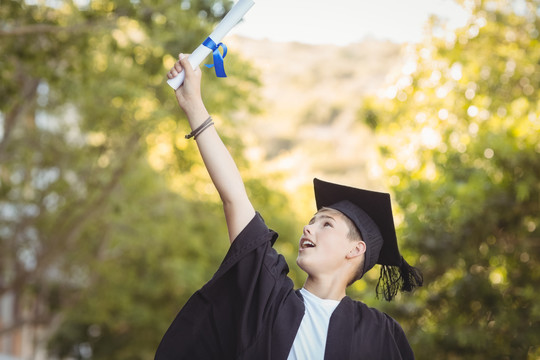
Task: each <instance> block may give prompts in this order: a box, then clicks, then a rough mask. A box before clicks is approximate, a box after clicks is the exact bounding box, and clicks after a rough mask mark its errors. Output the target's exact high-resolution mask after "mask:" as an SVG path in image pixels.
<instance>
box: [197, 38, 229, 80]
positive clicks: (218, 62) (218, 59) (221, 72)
mask: <svg viewBox="0 0 540 360" xmlns="http://www.w3.org/2000/svg"><path fill="white" fill-rule="evenodd" d="M203 45H204V46H206V47H207V48H209V49H211V50H212V54H213V57H214V63H213V64H206V67H208V68H212V67H215V70H216V76H217V77H227V75H226V74H225V67H224V66H223V58H224V57H225V56H226V55H227V46H225V44H223V43H221V42H220V43H219V44H216V43H215V42H214V40H212V39H211V38H210V37H207V38H206V40H204V42H203ZM220 46H221V47H223V56H222V55H221V53H220V52H219V47H220Z"/></svg>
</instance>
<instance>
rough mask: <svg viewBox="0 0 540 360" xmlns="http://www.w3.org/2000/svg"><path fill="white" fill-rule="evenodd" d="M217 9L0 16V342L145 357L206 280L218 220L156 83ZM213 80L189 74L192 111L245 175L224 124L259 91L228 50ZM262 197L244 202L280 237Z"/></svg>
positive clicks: (154, 2)
mask: <svg viewBox="0 0 540 360" xmlns="http://www.w3.org/2000/svg"><path fill="white" fill-rule="evenodd" d="M231 5H232V2H231V1H214V0H210V1H208V0H204V1H167V0H148V1H127V0H126V1H108V0H89V1H26V2H24V1H11V0H6V1H2V2H1V3H0V19H2V20H0V54H1V55H0V297H1V296H4V295H10V296H13V298H14V304H13V316H14V318H13V321H11V322H9V324H7V323H3V324H2V326H3V327H2V328H0V337H4V336H7V337H9V336H10V335H12V334H16V333H17V331H18V330H20V329H21V328H22V327H25V326H26V327H27V328H28V327H30V328H37V327H39V328H43V329H47V331H45V332H44V333H38V334H37V337H36V338H35V339H34V340H35V343H34V345H36V346H37V347H36V348H35V349H34V351H38V350H39V348H41V345H42V344H43V343H44V342H47V341H49V340H51V341H50V343H49V346H48V348H49V356H50V357H59V358H64V357H70V358H88V357H92V358H93V359H111V358H114V359H146V358H150V357H152V354H153V352H154V351H155V349H156V347H157V344H158V342H159V340H160V338H161V336H162V335H163V334H164V332H165V330H166V329H167V327H168V325H169V324H170V322H171V321H172V319H173V318H174V316H175V314H176V312H177V311H178V310H179V309H180V308H181V306H182V305H183V303H184V302H185V301H186V300H187V299H188V297H189V296H190V295H191V294H192V293H193V292H194V291H195V290H196V289H198V288H199V287H200V286H201V284H203V283H204V282H205V281H207V280H208V279H210V277H211V276H212V274H213V272H214V271H215V270H216V269H217V266H218V264H219V263H220V262H221V260H222V258H223V256H224V254H225V252H226V251H227V248H228V241H227V231H226V229H225V223H224V220H223V214H222V209H221V205H220V202H219V198H218V196H217V194H216V193H215V190H213V187H212V185H211V182H210V180H209V179H208V176H207V174H206V172H205V170H204V166H203V164H202V161H201V160H200V157H199V156H198V152H197V151H196V147H195V145H194V144H193V142H188V141H186V140H185V139H184V138H183V135H184V134H185V133H186V132H189V130H188V127H189V125H188V124H187V122H186V121H185V119H184V118H183V117H182V115H181V111H180V110H179V108H178V105H177V104H176V100H175V99H174V96H173V93H172V91H171V89H170V87H169V86H168V85H167V84H166V83H165V74H166V71H167V70H168V68H170V66H172V64H173V63H174V61H175V55H174V54H177V53H178V52H179V51H180V50H182V51H186V52H189V51H191V50H192V49H194V48H195V47H196V46H198V45H199V43H200V42H201V41H202V40H203V39H204V38H205V37H206V36H207V35H208V33H209V31H210V30H211V28H212V26H213V25H214V24H215V23H216V22H217V21H218V20H219V19H220V18H221V17H222V16H223V15H224V14H225V13H226V11H227V10H228V9H229V8H230V6H231ZM171 54H173V55H172V56H171ZM226 67H227V73H228V75H229V77H228V78H227V79H226V80H221V79H216V78H215V76H214V75H213V74H212V71H211V70H204V71H203V77H204V78H205V79H204V93H205V102H206V105H207V107H208V109H209V110H210V111H211V112H217V113H219V116H217V120H216V121H217V124H218V126H220V130H221V131H222V132H223V134H224V138H225V141H226V143H227V144H228V145H230V146H231V151H232V152H233V153H234V155H235V157H236V159H238V162H239V165H240V167H241V168H242V170H243V171H246V172H247V170H248V169H250V168H251V165H250V164H249V162H248V161H247V160H245V159H244V158H243V156H242V152H243V146H242V141H241V140H240V138H239V136H238V133H239V132H240V131H241V126H240V125H241V123H238V121H236V120H231V119H235V116H234V115H235V114H236V113H237V112H239V111H243V112H246V111H248V112H254V111H257V107H256V105H255V104H256V102H255V100H256V96H257V95H256V93H257V87H258V85H259V81H258V79H257V76H256V72H255V71H254V70H253V69H252V67H251V66H250V65H249V64H247V62H245V61H243V60H241V59H239V58H238V57H235V54H234V51H231V52H230V54H229V55H228V56H227V59H226ZM248 95H249V96H248ZM216 109H218V110H217V111H216ZM237 128H240V129H237ZM254 177H255V176H254ZM267 183H268V182H267V181H262V180H260V181H256V180H250V179H249V181H248V182H247V184H248V190H249V191H250V192H252V193H256V203H257V204H258V205H260V208H258V209H259V210H260V211H261V212H262V213H263V215H264V216H265V218H266V219H267V221H269V222H271V223H272V224H273V225H274V226H275V227H276V228H278V230H280V231H281V232H282V233H283V232H285V233H287V232H290V231H291V229H292V228H293V226H292V221H293V218H292V217H291V216H290V212H288V210H287V206H286V202H285V201H284V195H281V194H280V193H279V192H277V189H274V190H273V191H268V190H267V189H268V185H267ZM277 208H279V209H280V211H274V209H277ZM265 209H271V211H268V212H267V211H266V210H265ZM270 214H272V215H273V216H271V215H270ZM296 236H297V235H296V234H292V235H291V236H289V237H291V238H296ZM51 336H52V337H51Z"/></svg>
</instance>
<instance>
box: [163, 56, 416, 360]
mask: <svg viewBox="0 0 540 360" xmlns="http://www.w3.org/2000/svg"><path fill="white" fill-rule="evenodd" d="M182 70H184V71H185V80H184V84H183V85H182V86H180V88H178V89H177V90H176V92H175V94H176V98H177V100H178V103H179V105H180V107H181V108H182V110H183V111H184V112H185V113H186V115H187V118H188V121H189V123H190V125H191V128H192V129H194V130H193V131H192V133H191V134H189V135H187V136H186V137H188V138H191V137H194V138H195V140H196V142H197V145H198V147H199V151H200V153H201V156H202V158H203V161H204V163H205V165H206V168H207V170H208V172H209V174H210V177H211V179H212V181H213V183H214V185H215V186H216V189H217V190H218V193H219V195H220V197H221V200H222V201H223V209H224V212H225V219H226V222H227V228H228V233H229V240H230V242H231V247H230V249H229V251H228V253H227V255H226V256H225V259H224V260H223V262H222V264H221V265H220V267H219V269H218V270H217V272H216V273H215V274H214V276H213V278H212V279H211V280H210V281H209V282H208V283H206V284H205V285H204V286H203V287H202V288H201V289H200V290H198V291H197V292H196V293H195V294H193V296H192V297H191V298H190V300H189V301H188V302H187V303H186V305H185V306H184V307H183V309H182V310H181V311H180V313H179V314H178V315H177V317H176V319H175V320H174V321H173V323H172V324H171V326H170V327H169V329H168V330H167V332H166V334H165V335H164V337H163V339H162V341H161V344H160V345H159V348H158V350H157V353H156V359H158V360H162V359H282V360H285V359H290V360H293V359H309V360H313V359H339V360H341V359H413V358H414V355H413V352H412V350H411V348H410V346H409V343H408V341H407V339H406V337H405V334H404V333H403V330H402V329H401V327H400V326H399V324H398V323H397V322H396V321H395V320H393V319H392V318H391V317H389V316H388V315H386V314H384V313H381V312H379V311H378V310H375V309H371V308H368V307H367V306H366V305H365V304H363V303H361V302H358V301H353V300H352V299H350V298H349V297H347V296H346V294H345V289H346V288H347V286H348V285H350V284H352V283H353V282H354V281H356V280H357V279H359V278H361V277H362V276H363V274H365V273H366V272H367V271H368V270H369V269H371V268H372V267H373V266H374V265H375V264H376V263H380V264H382V265H383V267H382V272H381V273H382V275H381V280H379V284H378V285H377V291H378V292H381V293H383V294H384V296H385V298H386V299H387V300H391V299H392V298H393V296H394V295H395V294H396V292H397V290H398V289H399V288H401V290H405V291H410V290H412V288H413V287H414V286H420V285H421V284H422V278H421V275H420V273H419V272H418V271H417V270H416V269H415V268H413V267H410V266H409V265H408V264H407V263H406V262H405V261H404V260H403V258H402V257H401V256H400V255H399V251H398V248H397V240H396V237H395V230H394V224H393V219H392V212H391V208H390V198H389V195H388V194H382V193H376V192H371V191H366V190H360V189H355V188H351V187H346V186H341V185H337V184H332V183H328V182H324V181H321V180H318V179H315V180H314V185H315V197H316V202H317V208H318V211H317V213H316V214H315V216H314V217H313V218H312V220H311V221H310V222H309V224H308V225H306V226H305V227H304V230H303V233H302V237H301V239H300V243H299V251H298V259H297V263H298V265H299V266H300V268H302V269H303V270H304V271H305V272H306V273H307V274H308V277H307V280H306V282H305V284H304V287H303V288H302V289H300V290H294V288H293V283H292V280H290V279H289V278H288V277H287V273H288V270H289V269H288V267H287V264H286V263H285V260H284V258H283V257H282V256H281V255H279V254H277V252H276V251H275V250H274V249H273V248H272V245H273V243H274V242H275V241H276V239H277V234H276V233H275V232H273V231H272V230H269V229H268V228H267V227H266V225H265V223H264V221H263V219H262V217H261V216H260V215H259V214H258V213H256V212H255V209H254V208H253V206H252V204H251V202H250V201H249V199H248V196H247V194H246V191H245V188H244V184H243V181H242V178H241V176H240V174H239V172H238V169H237V167H236V165H235V163H234V161H233V159H232V158H231V156H230V154H229V152H228V151H227V149H226V148H225V146H224V144H223V143H222V141H221V139H220V138H219V135H218V133H217V131H216V129H215V127H214V126H213V123H212V120H211V117H210V116H209V114H208V112H207V110H206V108H205V106H204V104H203V101H202V98H201V91H200V83H201V81H200V79H201V71H200V69H198V68H197V69H192V67H191V65H190V63H189V61H188V60H187V57H186V56H185V55H183V54H180V60H179V61H178V62H177V63H176V64H175V65H174V67H173V68H172V69H171V71H170V72H169V73H168V77H169V78H172V77H174V76H176V75H177V74H178V73H179V72H180V71H182ZM379 285H380V286H381V287H380V289H379Z"/></svg>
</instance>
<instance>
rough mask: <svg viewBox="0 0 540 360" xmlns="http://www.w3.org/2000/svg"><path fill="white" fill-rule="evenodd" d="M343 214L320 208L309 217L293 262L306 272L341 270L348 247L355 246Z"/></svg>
mask: <svg viewBox="0 0 540 360" xmlns="http://www.w3.org/2000/svg"><path fill="white" fill-rule="evenodd" d="M348 234H349V227H348V226H347V223H346V220H345V215H343V214H342V213H341V212H339V211H337V210H333V209H326V208H324V209H321V210H320V211H319V212H317V214H315V216H314V217H313V218H312V219H311V221H310V222H309V224H308V225H306V226H304V231H303V233H302V237H301V239H300V244H299V249H298V258H297V259H296V263H297V264H298V266H299V267H300V268H301V269H302V270H304V271H305V272H306V273H307V274H308V275H310V276H315V277H319V276H325V275H329V276H334V275H335V274H336V273H339V272H341V271H343V269H344V265H345V263H346V262H347V260H348V256H349V254H350V253H351V251H353V250H354V248H355V246H357V244H356V242H355V241H352V240H351V239H349V237H348Z"/></svg>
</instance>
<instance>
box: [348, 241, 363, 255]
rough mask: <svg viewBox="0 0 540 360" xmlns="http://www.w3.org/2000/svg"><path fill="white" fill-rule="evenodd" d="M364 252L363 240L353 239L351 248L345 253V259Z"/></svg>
mask: <svg viewBox="0 0 540 360" xmlns="http://www.w3.org/2000/svg"><path fill="white" fill-rule="evenodd" d="M365 252H366V243H365V242H363V241H355V242H354V247H352V248H351V250H350V251H349V253H348V254H347V256H346V258H347V259H354V258H355V257H358V256H361V255H363V254H364V253H365Z"/></svg>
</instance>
